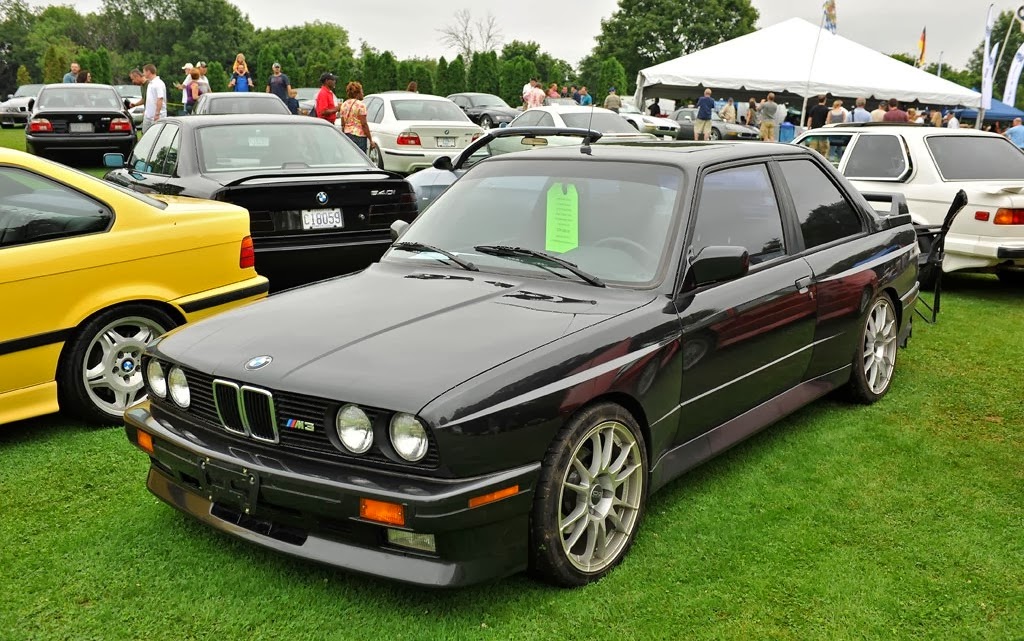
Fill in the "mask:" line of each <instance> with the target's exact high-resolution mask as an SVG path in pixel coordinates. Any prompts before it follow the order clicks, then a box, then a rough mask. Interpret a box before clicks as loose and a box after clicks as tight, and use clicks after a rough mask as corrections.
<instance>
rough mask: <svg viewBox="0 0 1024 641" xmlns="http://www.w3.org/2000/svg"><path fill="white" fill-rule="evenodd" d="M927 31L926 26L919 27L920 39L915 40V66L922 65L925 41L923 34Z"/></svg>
mask: <svg viewBox="0 0 1024 641" xmlns="http://www.w3.org/2000/svg"><path fill="white" fill-rule="evenodd" d="M927 31H928V28H927V27H925V28H924V29H921V39H920V40H918V41H917V51H918V55H917V66H918V67H923V66H924V42H925V36H926V35H927Z"/></svg>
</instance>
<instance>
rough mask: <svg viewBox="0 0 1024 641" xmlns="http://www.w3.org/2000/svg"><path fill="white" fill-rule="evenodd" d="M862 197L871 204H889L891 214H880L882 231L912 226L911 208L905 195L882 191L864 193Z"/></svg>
mask: <svg viewBox="0 0 1024 641" xmlns="http://www.w3.org/2000/svg"><path fill="white" fill-rule="evenodd" d="M861 195H862V196H864V199H865V200H867V201H869V202H881V203H889V213H888V214H880V216H881V218H882V221H881V222H882V229H893V228H895V227H901V226H903V225H912V224H913V220H912V219H911V218H910V207H908V206H907V197H906V196H904V195H903V194H897V193H893V192H881V191H862V192H861Z"/></svg>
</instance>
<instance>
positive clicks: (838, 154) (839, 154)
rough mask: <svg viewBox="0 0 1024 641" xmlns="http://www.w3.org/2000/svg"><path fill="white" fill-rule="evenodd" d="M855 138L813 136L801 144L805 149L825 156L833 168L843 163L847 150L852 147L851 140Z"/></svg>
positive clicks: (845, 136)
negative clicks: (807, 148)
mask: <svg viewBox="0 0 1024 641" xmlns="http://www.w3.org/2000/svg"><path fill="white" fill-rule="evenodd" d="M852 139H853V136H850V135H833V136H828V135H818V134H816V135H813V136H807V137H806V138H804V139H803V140H801V141H800V144H801V145H802V146H804V147H810V148H811V149H813V150H814V151H816V152H818V153H819V154H821V155H822V156H824V157H825V158H826V159H827V160H828V161H829V162H830V163H832V166H833V167H838V166H839V163H840V162H842V160H843V156H844V155H846V148H847V147H849V145H850V140H852Z"/></svg>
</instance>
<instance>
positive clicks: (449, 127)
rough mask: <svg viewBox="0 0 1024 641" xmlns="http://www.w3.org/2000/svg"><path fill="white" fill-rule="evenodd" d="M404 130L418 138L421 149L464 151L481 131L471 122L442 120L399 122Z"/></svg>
mask: <svg viewBox="0 0 1024 641" xmlns="http://www.w3.org/2000/svg"><path fill="white" fill-rule="evenodd" d="M399 123H400V124H401V126H402V127H404V129H403V130H402V131H407V132H410V133H414V134H416V135H418V136H419V137H420V147H422V148H423V149H464V148H465V147H466V146H467V145H469V143H471V142H473V139H474V137H477V136H480V135H481V134H482V130H481V129H480V127H478V126H476V125H474V124H473V123H471V122H468V121H467V122H448V121H442V120H401V121H399Z"/></svg>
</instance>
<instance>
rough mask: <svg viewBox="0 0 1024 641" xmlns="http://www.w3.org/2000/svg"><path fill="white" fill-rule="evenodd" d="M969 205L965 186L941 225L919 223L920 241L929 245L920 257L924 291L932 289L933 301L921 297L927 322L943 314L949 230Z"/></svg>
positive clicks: (919, 242)
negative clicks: (944, 273)
mask: <svg viewBox="0 0 1024 641" xmlns="http://www.w3.org/2000/svg"><path fill="white" fill-rule="evenodd" d="M965 206H967V192H965V191H964V190H963V189H961V190H960V191H958V192H957V193H956V196H954V197H953V202H952V204H951V205H950V206H949V211H947V212H946V217H945V218H944V219H943V220H942V224H941V225H932V226H919V227H917V239H918V245H920V246H921V247H922V248H927V251H925V252H922V253H921V255H920V256H918V258H917V280H918V281H919V282H920V283H921V291H922V293H923V292H924V291H926V288H928V287H930V288H931V290H932V302H931V303H928V301H926V300H924V298H923V297H919V298H918V303H919V305H918V307H917V314H918V316H920V317H921V319H922V320H924V322H926V323H928V324H929V325H934V324H935V322H936V320H937V319H938V317H939V310H940V309H941V305H942V259H943V257H944V256H945V245H946V234H947V233H948V232H949V228H950V227H951V226H952V225H953V219H954V218H956V215H957V214H959V213H960V210H962V209H963V208H964V207H965ZM922 305H923V306H924V308H925V310H927V314H926V313H925V312H924V311H922V310H921V306H922Z"/></svg>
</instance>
